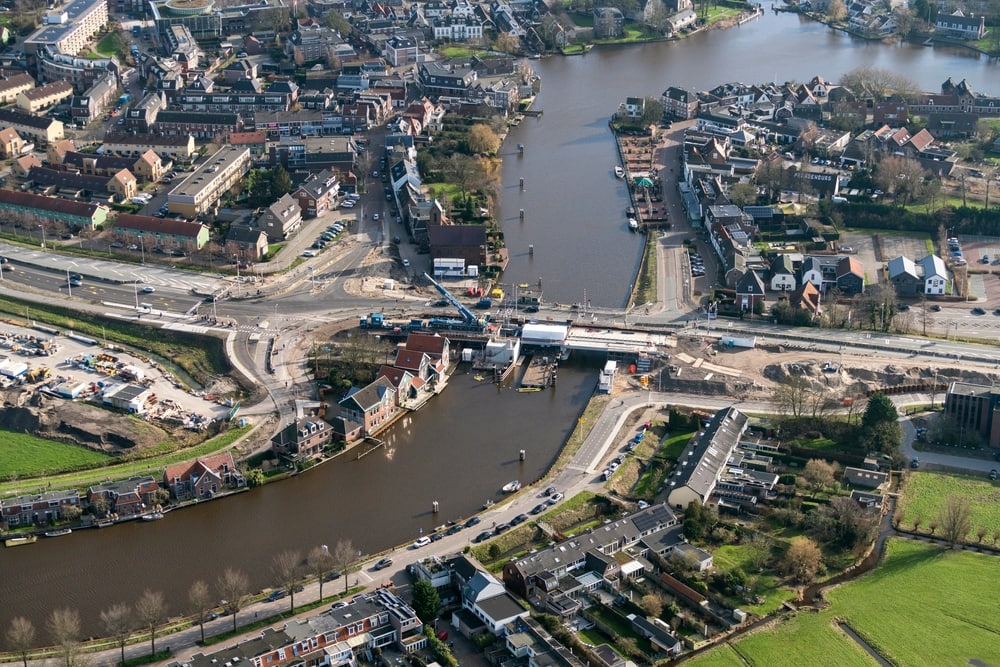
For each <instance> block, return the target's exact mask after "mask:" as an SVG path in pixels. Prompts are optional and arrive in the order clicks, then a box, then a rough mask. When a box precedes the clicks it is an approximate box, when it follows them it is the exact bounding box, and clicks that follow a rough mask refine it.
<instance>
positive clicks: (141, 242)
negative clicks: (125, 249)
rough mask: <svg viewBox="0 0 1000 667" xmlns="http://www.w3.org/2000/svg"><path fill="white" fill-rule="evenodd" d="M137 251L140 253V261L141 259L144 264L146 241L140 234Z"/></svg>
mask: <svg viewBox="0 0 1000 667" xmlns="http://www.w3.org/2000/svg"><path fill="white" fill-rule="evenodd" d="M139 252H140V253H141V255H140V257H141V261H142V263H143V264H145V263H146V242H145V240H144V237H142V236H140V237H139Z"/></svg>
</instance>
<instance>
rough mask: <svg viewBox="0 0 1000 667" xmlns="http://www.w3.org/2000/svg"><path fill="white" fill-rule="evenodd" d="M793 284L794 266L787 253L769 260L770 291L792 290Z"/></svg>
mask: <svg viewBox="0 0 1000 667" xmlns="http://www.w3.org/2000/svg"><path fill="white" fill-rule="evenodd" d="M796 287H798V285H796V284H795V266H794V264H793V263H792V258H791V257H789V256H788V255H778V256H777V257H775V258H774V261H772V262H771V291H772V292H792V291H794V290H795V288H796Z"/></svg>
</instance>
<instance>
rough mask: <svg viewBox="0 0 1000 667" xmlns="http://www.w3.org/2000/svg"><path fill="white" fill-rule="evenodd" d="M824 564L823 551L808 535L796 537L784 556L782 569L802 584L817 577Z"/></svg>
mask: <svg viewBox="0 0 1000 667" xmlns="http://www.w3.org/2000/svg"><path fill="white" fill-rule="evenodd" d="M822 564H823V552H822V551H820V548H819V546H818V545H817V544H816V543H815V542H813V541H812V540H811V539H809V538H808V537H796V538H795V539H793V540H792V543H791V545H789V547H788V550H787V551H786V552H785V556H784V558H782V561H781V565H782V569H783V570H784V572H785V573H786V574H788V575H789V576H791V577H792V578H793V579H794V580H795V581H797V582H798V583H800V584H808V583H809V582H810V581H812V580H813V578H815V576H816V573H817V572H819V568H820V566H821V565H822Z"/></svg>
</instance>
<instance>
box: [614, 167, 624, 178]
mask: <svg viewBox="0 0 1000 667" xmlns="http://www.w3.org/2000/svg"><path fill="white" fill-rule="evenodd" d="M615 177H616V178H625V170H624V169H623V168H621V167H620V166H618V165H617V164H616V165H615Z"/></svg>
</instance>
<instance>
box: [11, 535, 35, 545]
mask: <svg viewBox="0 0 1000 667" xmlns="http://www.w3.org/2000/svg"><path fill="white" fill-rule="evenodd" d="M37 541H38V537H37V536H35V535H28V536H27V537H11V538H9V539H7V540H4V546H8V547H19V546H21V545H22V544H34V543H35V542H37Z"/></svg>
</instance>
